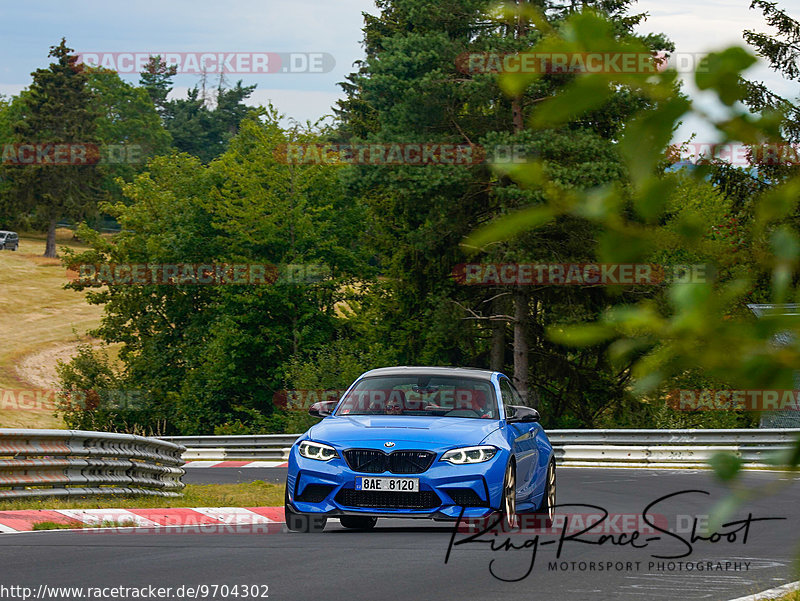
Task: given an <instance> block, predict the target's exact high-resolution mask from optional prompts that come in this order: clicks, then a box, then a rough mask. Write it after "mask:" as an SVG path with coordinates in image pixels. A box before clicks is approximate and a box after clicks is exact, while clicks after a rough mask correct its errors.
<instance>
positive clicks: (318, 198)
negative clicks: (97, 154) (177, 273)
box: [63, 109, 362, 434]
mask: <svg viewBox="0 0 800 601" xmlns="http://www.w3.org/2000/svg"><path fill="white" fill-rule="evenodd" d="M278 121H279V118H278V116H277V114H276V113H275V112H274V110H272V109H267V110H264V111H261V112H260V113H259V114H258V115H254V116H253V117H252V118H248V119H245V121H243V122H242V127H241V130H240V132H239V133H238V134H237V135H236V136H235V137H234V138H233V140H232V141H231V144H230V148H229V149H228V151H227V152H225V154H223V155H222V156H221V157H220V158H219V159H217V160H216V161H213V162H212V163H211V164H210V165H208V166H204V165H203V164H202V163H201V162H200V160H199V159H197V158H195V157H189V156H188V155H185V154H184V155H176V156H170V157H157V158H155V159H154V160H153V161H152V162H151V163H150V165H149V167H148V170H147V172H145V173H142V174H140V175H138V176H136V177H135V178H134V180H133V181H132V182H131V183H129V184H125V185H124V186H123V192H124V194H125V197H126V198H125V202H120V203H116V204H113V205H104V206H103V209H104V210H105V211H107V212H108V213H109V214H111V215H113V216H114V217H115V218H116V219H117V220H118V221H119V223H120V225H121V226H122V228H123V231H122V232H121V233H120V234H118V235H116V236H115V237H114V238H113V240H109V239H107V238H105V237H102V236H100V235H99V234H97V233H94V232H91V231H89V230H87V229H86V228H84V229H82V230H81V235H82V236H84V237H85V238H86V239H87V240H88V241H89V243H90V244H91V247H92V250H90V251H88V252H85V253H81V254H72V255H70V256H69V257H68V258H67V259H66V261H67V263H68V264H71V265H78V264H82V263H92V264H94V263H117V264H119V263H142V264H179V263H181V264H186V263H189V264H199V263H206V264H222V263H226V264H248V265H249V264H269V265H274V266H276V268H277V269H278V273H279V274H282V275H281V277H280V278H279V279H278V280H277V281H275V282H273V283H272V285H238V286H237V285H230V286H200V285H174V286H157V285H152V286H130V285H112V286H109V287H108V288H107V289H97V290H91V291H90V292H89V294H88V299H89V301H90V302H92V303H97V304H103V305H104V306H105V311H104V318H103V322H102V325H101V327H100V328H99V329H98V330H97V331H96V335H97V336H99V337H100V338H102V339H103V340H104V341H106V342H109V343H120V344H122V350H121V352H120V358H121V361H122V366H123V368H122V372H121V373H120V374H115V376H114V378H115V380H114V381H117V380H118V381H120V382H123V383H124V384H125V385H126V386H127V387H129V388H135V389H137V390H140V389H143V390H144V395H143V399H144V401H143V402H144V403H145V410H144V412H139V413H123V412H119V411H110V410H108V408H107V407H105V408H104V407H102V406H100V407H96V408H93V409H92V411H91V412H90V413H93V414H97V415H102V416H112V418H113V419H112V421H113V427H114V428H115V429H127V430H131V429H133V428H134V427H135V428H138V429H139V430H140V431H150V430H154V429H156V428H157V425H158V424H163V423H166V424H167V426H166V428H167V429H168V430H169V431H172V432H180V433H185V434H202V433H208V432H212V431H214V429H215V428H220V430H219V431H221V432H243V431H245V430H247V431H252V430H262V431H263V430H270V429H273V430H280V429H282V428H284V427H292V424H294V422H293V421H291V420H289V419H288V418H287V416H285V415H283V413H282V412H281V411H280V410H279V408H277V409H276V408H275V407H274V406H273V404H272V400H273V396H274V394H275V393H276V391H278V390H280V389H282V388H284V387H285V373H286V367H285V364H288V362H289V361H290V360H292V358H293V357H297V358H298V359H302V358H305V357H309V356H311V355H312V354H313V352H314V351H315V350H317V349H319V348H320V347H322V346H324V345H326V344H329V343H330V342H331V341H332V340H334V339H335V338H336V336H337V332H338V329H339V327H340V326H339V317H338V313H337V304H338V303H340V302H341V301H342V300H344V299H346V297H347V295H348V294H349V293H348V288H349V286H348V284H349V283H352V282H353V281H354V280H355V279H356V276H355V275H354V271H355V270H357V269H358V268H359V267H358V266H359V265H360V264H361V263H362V260H361V259H360V258H359V257H360V253H361V250H360V248H359V245H358V240H357V234H358V231H357V230H358V227H359V223H361V221H362V220H361V219H359V215H358V207H357V206H354V205H353V203H351V202H350V201H349V199H348V198H347V197H346V196H345V195H344V193H343V190H342V188H341V186H339V184H338V178H339V173H338V170H337V168H335V167H332V166H316V165H311V166H304V165H292V164H288V163H287V162H286V161H285V160H284V161H281V160H280V156H281V154H280V150H281V147H282V146H284V145H285V144H287V143H289V142H296V143H314V142H317V141H319V140H320V134H319V133H318V132H315V131H306V130H289V131H286V130H283V129H282V128H281V127H280V125H279V122H278ZM284 155H285V150H284ZM292 265H297V266H309V265H310V266H316V265H322V266H324V267H325V268H324V269H322V268H315V271H314V273H315V274H317V275H319V276H321V277H313V278H311V281H308V280H307V279H304V278H300V279H296V278H293V277H292V274H293V273H297V272H296V271H292V269H291V268H290V266H292ZM301 273H304V272H303V271H302V270H301ZM305 273H307V272H305ZM312 275H313V274H312ZM71 286H72V287H74V288H76V289H85V288H86V286H85V283H84V282H80V281H78V282H75V283H74V284H71ZM95 363H97V364H98V365H102V361H100V360H99V359H98V361H96V362H93V361H91V360H88V359H86V358H85V357H84V358H83V359H82V361H81V362H76V363H74V364H73V365H70V366H67V368H66V371H63V375H64V377H65V380H64V384H65V386H67V385H68V384H69V383H70V382H77V383H80V382H83V381H84V380H86V379H87V378H88V377H89V376H91V374H92V373H94V372H102V370H100V369H99V368H98V367H96V366H95ZM106 379H108V378H106ZM68 389H69V388H68ZM70 418H71V419H73V420H75V422H76V423H80V420H85V419H91V416H90V415H84V414H83V413H81V412H78V413H73V414H71V415H70Z"/></svg>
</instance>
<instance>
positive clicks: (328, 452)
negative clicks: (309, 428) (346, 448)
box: [297, 440, 339, 461]
mask: <svg viewBox="0 0 800 601" xmlns="http://www.w3.org/2000/svg"><path fill="white" fill-rule="evenodd" d="M297 450H298V451H300V454H301V455H302V456H303V457H307V458H308V459H318V460H320V461H330V460H331V459H333V458H334V457H338V456H339V453H337V452H336V449H334V448H333V447H332V446H330V445H327V444H322V443H321V442H311V441H310V440H304V441H303V442H301V443H300V446H299V447H297Z"/></svg>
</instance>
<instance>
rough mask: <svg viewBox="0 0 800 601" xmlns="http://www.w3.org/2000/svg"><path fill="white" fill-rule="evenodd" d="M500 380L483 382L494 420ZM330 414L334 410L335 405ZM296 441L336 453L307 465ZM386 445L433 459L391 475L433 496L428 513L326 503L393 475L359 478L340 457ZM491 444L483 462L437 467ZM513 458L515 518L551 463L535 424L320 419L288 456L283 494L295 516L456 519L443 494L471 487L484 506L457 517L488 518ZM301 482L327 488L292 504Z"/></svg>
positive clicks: (533, 499) (538, 491) (527, 508)
mask: <svg viewBox="0 0 800 601" xmlns="http://www.w3.org/2000/svg"><path fill="white" fill-rule="evenodd" d="M368 374H369V372H367V374H363V375H362V376H360V377H359V378H358V379H357V380H356V381H355V382H353V384H352V385H351V386H350V387H349V388H348V390H347V392H345V394H344V395H343V396H342V398H343V399H344V398H346V396H347V394H348V393H349V392H350V390H352V389H353V388H354V387H355V386H356V385H357V384H358V383H359V382H360V381H361V380H362V379H363V378H364V377H366V376H368ZM501 378H506V376H504V375H503V374H501V373H499V372H494V373H493V374H492V376H491V382H492V384H493V389H494V394H495V398H496V401H497V405H498V407H499V415H500V416H504V415H505V407H504V406H503V400H502V395H501V392H500V380H501ZM337 409H338V405H337ZM304 440H312V441H315V442H320V443H325V444H328V445H330V446H332V447H334V448H335V449H336V451H337V452H338V457H335V458H334V459H331V460H330V461H319V460H316V459H308V458H306V457H303V456H301V455H300V453H299V451H298V446H299V444H300V443H301V442H302V441H304ZM387 441H391V442H393V443H395V444H394V446H393V447H392V448H391V450H392V451H400V450H425V451H432V452H435V453H436V458H435V460H434V461H433V463H432V464H431V467H430V468H428V469H427V470H426V471H425V472H422V473H416V474H404V475H399V476H398V477H413V478H419V484H420V490H421V491H424V490H435V491H436V493H437V494H438V496H439V497H440V498H441V499H442V504H441V505H440V506H439V507H436V508H434V509H407V508H402V509H395V508H372V507H370V508H360V507H349V506H343V505H339V504H338V503H337V502H336V501H335V500H334V497H335V496H336V495H337V493H338V492H339V491H340V490H341V489H342V488H353V487H354V483H355V478H356V477H357V476H381V475H383V476H393V474H389V473H386V472H385V473H384V474H364V473H361V472H355V471H353V470H351V469H350V467H349V466H348V465H347V463H346V461H345V460H344V456H343V455H342V452H343V451H344V450H347V449H351V448H370V449H378V450H381V451H386V449H385V447H384V446H383V445H384V443H385V442H387ZM476 445H493V446H495V447H497V448H498V452H497V453H496V454H495V456H494V457H493V458H492V459H490V460H489V461H486V462H483V463H476V464H467V465H453V464H450V463H448V462H445V461H440V459H441V457H442V455H443V454H444V453H445V452H446V451H449V450H451V449H455V448H459V447H466V446H476ZM512 458H513V460H514V462H515V464H516V474H517V499H516V500H517V513H526V512H531V511H535V510H536V509H538V508H539V506H540V505H541V503H542V499H543V497H544V494H545V485H546V475H547V467H548V465H549V463H550V461H551V460H552V458H553V448H552V445H551V444H550V441H549V440H548V438H547V435H546V434H545V432H544V429H543V428H542V427H541V425H540V424H539V423H538V422H523V423H511V424H509V423H507V422H506V420H505V418H501V419H492V420H488V419H473V418H458V417H427V416H386V415H350V416H337V415H332V416H328V417H325V418H324V419H323V420H322V421H321V422H320V423H319V424H316V425H314V426H312V427H311V428H309V430H308V431H307V432H305V433H304V434H302V435H301V436H300V437H299V438H298V439H297V441H296V442H295V444H294V445H293V446H292V448H291V450H290V452H289V464H288V473H287V479H286V489H287V496H288V499H289V502H290V503H291V505H292V506H293V507H294V509H295V511H297V512H299V513H305V514H316V515H328V516H337V515H373V516H384V517H433V518H437V519H457V518H458V516H459V514H460V513H461V511H462V508H461V506H459V505H456V504H455V502H454V501H453V500H452V499H451V498H450V497H449V496H448V495H447V490H448V489H450V488H471V489H472V490H473V491H474V492H475V493H476V494H477V495H478V496H479V497H480V498H481V499H483V500H484V501H485V500H487V499H488V501H489V503H488V504H489V507H468V508H464V514H463V516H464V517H465V518H477V517H484V516H487V515H490V514H491V513H493V512H494V511H497V510H498V509H499V508H500V507H501V506H502V495H503V481H504V477H505V470H506V466H507V465H508V462H509V461H510V460H511V459H512ZM309 484H328V485H332V486H334V487H335V488H334V489H333V490H332V491H331V492H330V494H328V495H327V497H326V498H325V499H324V500H323V501H321V502H318V503H310V502H299V501H296V500H295V496H296V495H300V494H302V492H303V490H304V489H305V487H306V486H308V485H309Z"/></svg>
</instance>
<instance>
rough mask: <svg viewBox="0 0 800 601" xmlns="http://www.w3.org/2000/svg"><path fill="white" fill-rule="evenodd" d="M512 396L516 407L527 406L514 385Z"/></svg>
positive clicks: (512, 386)
mask: <svg viewBox="0 0 800 601" xmlns="http://www.w3.org/2000/svg"><path fill="white" fill-rule="evenodd" d="M511 395H512V396H513V397H514V404H515V405H526V404H527V403H525V402H524V401H523V400H522V397H521V396H520V395H519V393H518V392H517V389H516V388H514V385H513V384H512V385H511Z"/></svg>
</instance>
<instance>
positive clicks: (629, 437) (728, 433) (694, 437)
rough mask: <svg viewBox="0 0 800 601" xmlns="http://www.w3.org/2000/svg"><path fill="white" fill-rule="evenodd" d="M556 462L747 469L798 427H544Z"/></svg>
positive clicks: (783, 445)
mask: <svg viewBox="0 0 800 601" xmlns="http://www.w3.org/2000/svg"><path fill="white" fill-rule="evenodd" d="M547 435H548V437H549V438H550V442H552V443H553V447H554V449H555V455H556V461H557V462H558V463H559V464H562V465H568V466H576V467H577V466H596V465H604V466H607V467H635V466H645V467H681V468H697V467H707V464H706V462H707V461H708V459H709V458H710V457H711V456H712V455H713V454H714V453H717V452H718V451H729V452H731V453H734V454H735V455H737V456H739V457H740V458H741V459H742V461H743V463H744V465H745V466H747V467H759V466H764V465H768V463H767V460H768V459H769V456H770V455H774V454H776V453H779V452H781V451H786V450H788V449H789V448H791V446H792V444H794V442H795V441H796V440H797V439H798V438H800V429H774V430H767V429H752V430H633V429H630V430H628V429H625V430H548V431H547ZM298 436H299V435H298V434H268V435H252V436H173V437H168V438H164V439H163V440H168V441H172V442H175V443H179V444H182V445H184V446H186V447H187V450H186V452H185V453H184V455H183V458H184V459H185V460H187V461H190V460H214V461H225V460H251V461H258V460H273V461H275V460H278V461H280V460H286V458H287V456H288V452H289V448H290V447H291V445H292V444H293V443H294V441H295V440H296V439H297V437H298Z"/></svg>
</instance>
